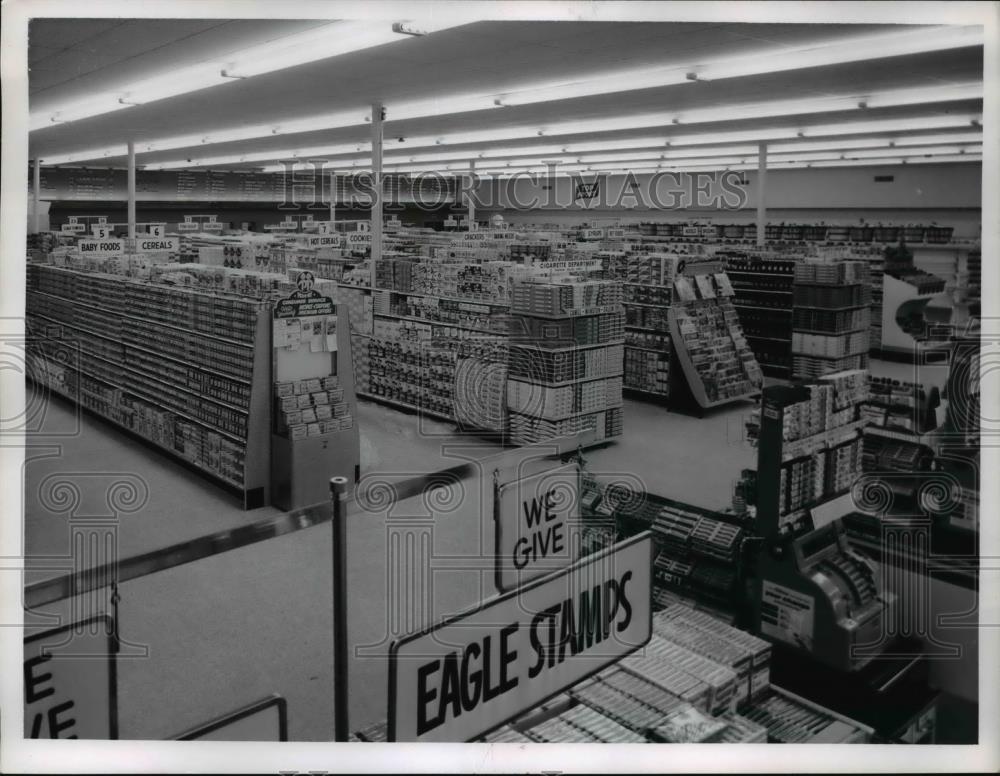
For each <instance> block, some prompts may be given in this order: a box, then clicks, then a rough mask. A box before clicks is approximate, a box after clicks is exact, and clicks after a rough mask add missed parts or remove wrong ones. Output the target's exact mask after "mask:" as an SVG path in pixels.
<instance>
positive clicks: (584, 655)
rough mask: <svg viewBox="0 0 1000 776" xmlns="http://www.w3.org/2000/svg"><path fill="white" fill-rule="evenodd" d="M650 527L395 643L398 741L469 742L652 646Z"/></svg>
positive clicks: (394, 729) (392, 711) (392, 715)
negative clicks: (615, 663) (648, 644)
mask: <svg viewBox="0 0 1000 776" xmlns="http://www.w3.org/2000/svg"><path fill="white" fill-rule="evenodd" d="M652 565H653V542H652V537H651V534H650V533H649V532H648V531H647V532H645V533H642V534H640V535H638V536H634V537H631V538H629V539H626V540H625V541H623V542H619V543H618V544H616V545H614V546H613V547H608V548H607V549H605V550H603V551H601V552H597V553H594V554H593V555H588V556H587V557H585V558H583V559H582V560H579V561H577V562H576V563H574V564H573V565H572V566H569V567H568V568H565V569H563V570H561V571H555V572H553V573H551V574H548V575H546V576H544V577H540V578H539V579H536V580H533V581H531V582H529V583H528V584H526V585H525V586H523V587H521V588H518V589H515V590H512V591H510V592H509V593H505V594H503V595H501V596H498V597H496V598H491V599H489V600H487V601H485V602H483V603H482V604H480V606H479V607H478V608H477V609H474V610H472V611H469V612H466V613H464V614H460V615H458V616H457V617H455V618H453V619H451V620H448V621H445V622H444V623H442V624H441V625H438V626H436V627H431V628H428V629H427V630H425V631H423V632H420V633H416V634H413V635H411V636H406V637H404V638H403V639H400V640H399V641H396V642H394V643H393V645H392V647H391V649H390V654H389V735H388V738H389V741H421V742H424V741H427V742H431V741H436V742H456V743H458V742H467V741H471V740H473V739H475V738H478V737H479V736H482V735H483V734H484V733H487V732H488V731H490V730H493V729H494V728H496V727H498V726H500V725H502V724H504V723H505V722H507V721H509V720H511V719H513V718H514V717H516V716H517V715H519V714H521V713H522V712H524V711H526V710H527V709H530V708H533V707H535V706H537V705H538V704H539V703H542V702H543V701H545V700H546V699H548V698H551V697H552V696H554V695H557V694H558V693H560V692H562V691H563V690H565V689H566V688H567V687H571V686H572V685H574V684H576V683H577V682H579V681H581V680H583V679H585V678H587V677H588V676H591V675H593V674H595V673H597V672H598V671H600V670H601V669H603V668H605V667H607V666H608V665H609V664H611V663H614V662H615V661H617V660H619V659H620V658H622V657H625V656H626V655H628V654H631V653H632V652H634V651H635V650H637V649H639V648H640V647H642V646H643V645H645V644H646V643H647V642H648V641H649V638H650V636H651V634H652V586H651V581H652V580H651V576H650V572H651V569H652Z"/></svg>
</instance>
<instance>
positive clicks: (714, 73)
mask: <svg viewBox="0 0 1000 776" xmlns="http://www.w3.org/2000/svg"><path fill="white" fill-rule="evenodd" d="M339 24H341V25H359V24H362V23H360V22H341V23H339ZM334 26H336V25H324V26H323V27H321V28H319V29H318V30H310V31H307V32H304V33H298V34H297V35H292V36H288V37H287V38H282V39H279V40H278V41H273V42H270V43H268V44H265V45H264V46H261V47H255V49H254V50H251V52H256V53H251V54H249V55H248V54H246V52H244V54H243V55H242V56H241V57H240V58H239V60H238V62H241V63H243V65H242V67H243V70H242V72H243V73H249V72H251V71H256V70H258V69H259V70H261V72H264V71H270V70H274V69H280V67H288V66H291V65H292V64H301V62H300V61H299V60H300V59H302V58H303V57H305V59H304V60H303V61H312V60H313V59H322V58H326V57H328V56H335V55H336V54H338V53H346V51H347V50H358V49H361V48H368V47H370V46H371V45H378V44H373V43H371V40H374V38H371V39H369V38H367V37H366V35H365V34H359V35H358V36H357V37H356V43H353V44H348V43H346V42H343V41H340V42H338V43H337V44H335V45H334V47H333V48H330V47H329V46H328V48H327V49H324V50H323V51H322V52H320V54H323V55H322V56H320V54H317V53H316V48H315V41H316V40H320V41H322V40H324V39H326V40H328V39H329V38H330V33H329V32H328V31H327V32H325V33H324V32H323V30H326V28H329V27H334ZM446 26H449V25H447V24H439V25H437V29H443V28H444V27H446ZM377 29H381V30H382V32H380V34H386V35H390V34H394V33H391V32H389V33H386V32H384V28H377ZM324 36H325V38H324ZM299 37H301V39H302V43H301V45H298V46H296V45H292V44H290V43H289V42H288V41H290V40H292V39H293V38H299ZM341 37H343V38H344V39H345V40H347V39H349V38H350V36H348V35H343V36H341ZM283 41H284V42H283ZM982 41H983V34H982V30H981V28H978V27H933V28H923V29H920V30H916V31H913V30H911V31H907V32H903V33H899V32H893V33H887V34H880V35H865V36H859V37H852V38H840V39H835V40H828V41H823V42H820V43H816V44H811V45H809V46H806V47H800V48H795V49H790V50H787V51H783V52H779V53H777V54H772V55H769V54H759V55H743V56H740V57H736V58H727V59H724V60H719V61H717V62H714V63H708V64H705V65H698V66H695V65H689V66H684V67H682V68H677V67H672V68H666V69H664V68H652V69H649V68H646V69H643V70H641V71H622V72H619V73H615V74H613V75H611V76H599V77H597V78H592V79H583V80H581V81H575V82H571V83H559V84H555V85H553V84H551V83H548V84H542V85H532V86H527V87H522V88H521V89H519V90H516V91H514V92H509V93H504V94H501V95H496V94H474V95H464V96H458V97H454V96H450V97H442V98H429V99H423V100H419V101H415V102H403V103H397V104H393V105H389V106H388V107H389V109H390V119H392V120H407V119H412V118H426V117H432V116H442V115H450V114H454V113H465V112H469V111H481V110H486V109H491V108H496V107H502V106H503V105H525V104H533V103H539V102H549V101H552V100H560V99H566V98H567V97H579V96H593V95H598V94H606V93H611V92H614V93H619V92H622V91H629V90H632V89H642V88H648V87H649V86H650V85H654V86H663V85H669V84H670V83H681V82H685V81H689V80H691V79H690V78H689V76H691V75H697V78H696V79H695V80H706V79H713V80H714V79H717V78H728V77H739V76H744V75H752V74H755V73H758V74H759V73H770V72H779V71H784V70H794V69H800V68H804V67H811V66H813V63H819V64H832V63H835V62H853V61H862V60H865V59H877V58H881V57H886V56H899V55H902V54H912V53H920V52H927V51H939V50H945V49H950V48H957V47H965V46H974V45H982ZM350 46H354V47H353V48H351V47H350ZM266 47H270V48H269V49H268V50H267V51H262V52H257V51H256V50H257V49H264V48H266ZM329 51H332V52H333V53H323V52H329ZM310 57H311V59H310ZM284 62H287V63H288V64H283V63H284ZM279 66H280V67H279ZM197 67H199V68H202V67H210V68H216V71H213V72H212V73H211V74H208V75H204V76H202V77H201V78H200V79H199V80H198V81H197V84H198V85H196V86H194V87H193V88H192V87H187V88H185V87H184V86H183V84H185V83H189V82H190V79H189V78H171V75H172V74H168V75H167V76H164V77H161V79H160V80H163V79H164V78H166V79H167V82H168V83H169V84H171V85H170V86H169V87H168V91H169V93H166V92H164V95H163V96H172V94H177V93H182V92H183V91H194V90H196V89H201V88H205V87H206V86H208V85H213V83H218V81H217V80H216V79H217V78H223V80H228V79H227V78H226V76H225V75H224V74H229V75H233V74H239V73H240V72H241V71H240V70H239V69H238V68H236V67H235V66H233V67H230V68H229V69H225V68H224V69H218V66H217V63H207V64H206V65H199V66H197ZM668 74H669V75H668ZM205 79H208V80H211V81H212V82H213V83H204V81H205ZM177 84H180V86H178V85H177ZM138 87H141V84H139V85H132V86H130V87H128V88H127V89H126V91H127V92H129V93H137V92H142V91H144V90H143V89H141V88H138ZM178 89H179V90H180V91H178ZM146 91H148V90H146ZM153 91H154V92H155V89H154V90H153ZM107 97H108V96H107V95H93V96H92V97H90V98H88V99H86V100H83V101H80V103H79V104H78V106H75V108H76V112H75V113H73V112H72V111H71V112H70V113H69V114H67V113H66V111H63V112H62V113H63V118H62V119H60V118H58V117H57V116H53V111H51V110H49V111H46V112H45V113H44V115H37V116H36V115H33V116H32V122H31V128H32V129H38V128H41V127H43V126H48V125H50V124H51V122H52V121H60V120H76V119H77V118H82V117H83V115H84V113H86V114H87V115H98V114H99V113H103V112H107V110H114V109H120V107H122V106H121V105H118V106H114V105H112V106H111V107H108V100H107ZM981 98H982V85H981V84H974V83H966V84H952V85H950V86H941V87H932V88H930V89H928V88H920V89H904V90H894V91H891V92H884V93H880V94H874V95H865V94H862V95H858V96H856V97H851V98H846V104H844V105H839V104H838V103H837V102H836V101H830V100H827V101H825V103H826V107H815V106H813V107H810V108H806V107H805V105H804V103H803V102H801V101H798V102H796V101H789V103H790V104H791V108H790V109H794V108H795V107H796V106H798V107H800V108H802V110H799V111H798V112H820V111H832V110H847V109H851V108H855V107H857V106H858V105H860V104H864V105H866V106H867V107H871V108H876V107H888V106H894V105H908V104H926V103H928V102H940V101H956V100H967V99H981ZM146 101H148V100H146ZM88 105H89V106H92V107H89V108H88V107H87V106H88ZM56 113H57V114H58V113H59V112H58V111H57V112H56ZM753 115H756V114H753ZM765 115H794V114H793V113H788V112H787V109H786V113H784V114H775V113H773V112H772V113H769V114H765ZM748 117H753V116H752V115H751V114H744V115H730V116H723V117H722V119H721V120H726V119H729V118H748ZM678 118H679V119H680V120H682V121H684V122H685V123H700V122H705V121H714V120H720V119H719V113H718V110H715V111H714V112H713V111H712V109H709V110H708V111H705V110H700V111H699V110H695V111H691V112H688V113H687V114H684V115H682V116H680V117H678V116H677V115H674V116H672V117H671V118H670V119H669V120H671V121H672V120H673V119H678ZM366 119H367V109H365V108H359V109H357V110H355V111H347V112H342V113H340V114H327V115H317V116H311V117H304V118H301V119H297V120H294V121H290V122H283V123H282V124H281V125H280V126H278V127H276V126H274V125H267V126H264V125H259V126H258V127H257V128H256V130H257V131H258V132H260V134H259V135H257V136H259V137H266V136H268V135H270V134H275V133H278V134H292V133H295V132H309V131H316V130H322V129H334V128H341V127H350V126H357V125H360V124H362V123H363V122H364V121H365V120H366ZM654 123H659V119H657V120H656V121H655V122H654ZM222 134H225V133H222ZM215 142H224V141H215ZM156 145H157V147H158V149H160V150H163V149H165V148H167V147H173V148H179V147H183V146H179V145H174V144H172V143H169V142H168V141H165V140H160V141H158V142H156ZM103 156H105V154H103V153H98V154H96V156H95V157H93V158H101V157H103Z"/></svg>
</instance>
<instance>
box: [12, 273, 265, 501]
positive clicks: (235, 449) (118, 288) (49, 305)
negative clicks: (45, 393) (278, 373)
mask: <svg viewBox="0 0 1000 776" xmlns="http://www.w3.org/2000/svg"><path fill="white" fill-rule="evenodd" d="M268 309H269V308H268V305H267V303H266V302H263V301H260V300H255V299H246V298H240V297H236V296H229V295H222V294H210V293H202V292H198V291H192V290H186V289H184V290H182V289H177V288H171V287H168V286H158V285H152V284H146V283H141V282H137V281H129V280H126V279H125V278H123V277H120V276H113V275H101V274H96V273H84V272H77V271H75V270H71V269H64V268H58V267H51V266H42V265H34V264H30V265H29V266H28V294H27V312H28V326H29V328H30V330H31V331H32V332H33V334H35V335H40V334H42V333H47V334H48V333H51V334H55V336H54V337H53V336H45V337H44V338H43V339H41V340H39V341H38V343H37V345H38V349H37V351H36V355H37V356H38V357H39V358H41V359H43V360H44V361H45V362H46V365H45V366H44V367H41V368H40V369H39V370H38V371H37V372H36V373H35V374H36V375H43V377H42V379H43V380H45V381H46V382H47V385H48V386H49V387H50V388H52V389H53V390H56V391H57V392H58V393H61V394H62V395H64V396H66V397H68V398H70V399H72V400H74V401H77V402H78V403H79V404H81V406H85V407H87V408H88V409H90V410H92V411H93V412H95V414H98V415H100V416H101V417H102V418H104V419H105V420H108V421H110V422H111V423H114V424H115V425H117V426H120V427H122V428H124V429H126V430H128V431H131V432H132V433H134V434H135V435H136V436H138V437H139V438H141V439H143V440H144V441H146V442H148V443H150V444H151V445H153V446H155V447H157V448H158V449H160V450H163V451H166V452H168V453H170V454H171V455H172V456H174V457H176V458H179V459H181V460H182V461H184V462H185V463H186V464H188V465H190V466H192V467H194V468H196V469H197V470H198V471H200V472H202V473H203V474H206V475H208V476H209V477H210V478H212V479H213V480H214V481H216V482H218V483H219V484H221V485H224V486H225V487H227V488H229V489H230V490H233V491H236V492H237V493H238V494H239V495H240V498H241V500H242V503H243V507H244V508H245V509H253V508H256V507H259V506H263V505H265V504H267V503H268V502H269V497H270V436H269V433H270V432H269V429H270V425H271V424H270V331H269V328H268V326H269V318H268ZM57 375H61V377H57Z"/></svg>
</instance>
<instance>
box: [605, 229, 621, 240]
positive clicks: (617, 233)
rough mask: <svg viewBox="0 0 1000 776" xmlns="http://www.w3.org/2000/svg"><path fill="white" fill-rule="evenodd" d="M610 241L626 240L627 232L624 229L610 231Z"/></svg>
mask: <svg viewBox="0 0 1000 776" xmlns="http://www.w3.org/2000/svg"><path fill="white" fill-rule="evenodd" d="M608 239H609V240H624V239H625V230H624V229H608Z"/></svg>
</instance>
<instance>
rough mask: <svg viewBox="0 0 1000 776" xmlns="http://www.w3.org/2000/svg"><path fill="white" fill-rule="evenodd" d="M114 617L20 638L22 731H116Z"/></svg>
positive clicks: (111, 734)
mask: <svg viewBox="0 0 1000 776" xmlns="http://www.w3.org/2000/svg"><path fill="white" fill-rule="evenodd" d="M113 623H114V621H113V620H112V619H111V617H108V616H107V615H101V616H98V617H92V618H90V619H89V620H85V621H83V622H79V623H75V624H73V625H67V626H64V627H62V628H56V629H54V630H49V631H45V632H44V633H39V634H36V635H33V636H29V637H27V638H25V640H24V737H25V738H90V739H101V740H107V739H113V738H117V737H118V688H117V672H116V659H115V640H114V624H113Z"/></svg>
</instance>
